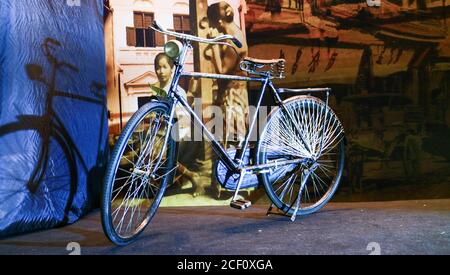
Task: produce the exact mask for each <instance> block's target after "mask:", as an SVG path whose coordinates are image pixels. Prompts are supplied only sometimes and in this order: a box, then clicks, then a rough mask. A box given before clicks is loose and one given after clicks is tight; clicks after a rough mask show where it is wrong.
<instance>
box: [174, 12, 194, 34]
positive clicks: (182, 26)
mask: <svg viewBox="0 0 450 275" xmlns="http://www.w3.org/2000/svg"><path fill="white" fill-rule="evenodd" d="M173 28H174V30H175V31H176V32H179V33H185V34H191V24H190V22H189V15H186V14H185V15H182V14H175V15H174V16H173Z"/></svg>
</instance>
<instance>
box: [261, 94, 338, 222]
mask: <svg viewBox="0 0 450 275" xmlns="http://www.w3.org/2000/svg"><path fill="white" fill-rule="evenodd" d="M284 106H285V110H283V109H282V108H278V109H276V110H274V111H273V112H272V113H271V114H270V117H269V119H268V122H267V124H266V127H265V129H264V130H263V133H262V134H261V136H260V138H259V141H258V144H257V148H256V163H257V164H267V163H273V162H282V161H292V160H294V161H295V160H299V161H301V162H300V163H295V164H287V165H278V166H274V167H272V168H271V169H270V171H269V173H262V174H259V180H260V182H261V183H262V184H263V185H264V187H265V189H266V192H267V195H268V196H269V198H270V200H271V201H272V202H273V204H274V205H275V206H276V207H278V208H279V209H280V210H281V211H283V212H285V213H286V214H288V215H290V216H293V215H296V216H300V215H307V214H311V213H314V212H316V211H318V210H320V209H321V208H322V207H323V206H325V204H326V203H327V202H328V201H329V200H330V199H331V197H332V196H333V194H334V193H335V191H336V189H337V186H338V184H339V182H340V179H341V176H342V171H343V168H344V153H345V150H344V130H343V127H342V125H341V123H340V122H339V120H338V118H337V116H336V115H335V114H334V112H333V111H332V110H331V109H330V108H329V107H328V106H326V104H325V103H324V102H322V101H321V100H319V99H318V98H315V97H311V96H298V97H294V98H290V99H288V100H286V101H285V102H284ZM300 137H302V139H303V141H304V143H303V142H302V141H301V138H300ZM308 148H310V150H308Z"/></svg>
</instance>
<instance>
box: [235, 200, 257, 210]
mask: <svg viewBox="0 0 450 275" xmlns="http://www.w3.org/2000/svg"><path fill="white" fill-rule="evenodd" d="M251 205H252V202H251V201H248V200H235V201H231V202H230V206H231V207H233V208H236V209H240V210H244V209H246V208H249V207H250V206H251Z"/></svg>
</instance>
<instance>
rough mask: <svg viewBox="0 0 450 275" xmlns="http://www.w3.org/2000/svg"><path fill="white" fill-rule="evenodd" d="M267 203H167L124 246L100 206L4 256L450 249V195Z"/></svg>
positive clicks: (10, 247) (20, 241) (5, 246)
mask: <svg viewBox="0 0 450 275" xmlns="http://www.w3.org/2000/svg"><path fill="white" fill-rule="evenodd" d="M266 209H267V207H266V206H265V205H254V206H252V207H251V208H249V209H246V210H236V209H233V208H230V207H228V206H200V207H164V208H160V209H159V211H158V213H157V215H156V216H155V218H154V219H153V221H152V222H151V224H150V225H149V226H148V227H147V229H146V230H145V232H144V233H143V234H142V235H141V236H140V237H139V239H138V240H137V241H136V242H134V243H132V244H130V245H128V246H126V247H116V246H114V245H112V244H111V243H110V242H109V241H108V239H107V238H106V237H105V235H104V234H103V231H102V227H101V222H100V212H99V210H96V211H93V212H92V213H91V214H89V215H88V216H86V217H84V218H83V219H81V220H80V221H79V222H77V223H75V224H73V225H70V226H66V227H62V228H56V229H52V230H47V231H41V232H35V233H31V234H27V235H21V236H15V237H11V238H8V239H3V240H0V254H69V253H71V251H73V250H72V248H71V247H78V246H79V248H80V250H79V252H80V253H81V254H152V255H154V254H158V255H166V254H169V255H174V254H175V255H176V254H196V255H198V254H200V255H210V254H245V255H248V254H257V255H278V254H361V255H367V254H370V253H379V254H450V200H447V199H445V200H409V201H391V202H370V203H359V202H358V203H329V204H328V205H327V206H326V207H325V208H324V209H322V210H321V211H320V212H318V213H315V214H313V215H310V216H307V217H302V218H298V219H297V220H296V221H295V222H291V221H290V219H289V218H287V217H285V216H281V215H274V214H272V215H269V216H267V215H266Z"/></svg>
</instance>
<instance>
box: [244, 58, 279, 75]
mask: <svg viewBox="0 0 450 275" xmlns="http://www.w3.org/2000/svg"><path fill="white" fill-rule="evenodd" d="M285 63H286V60H285V59H257V58H252V57H244V59H243V60H242V61H241V64H240V68H241V70H243V71H246V72H248V73H251V74H255V75H260V76H269V77H272V78H284V66H285Z"/></svg>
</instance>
